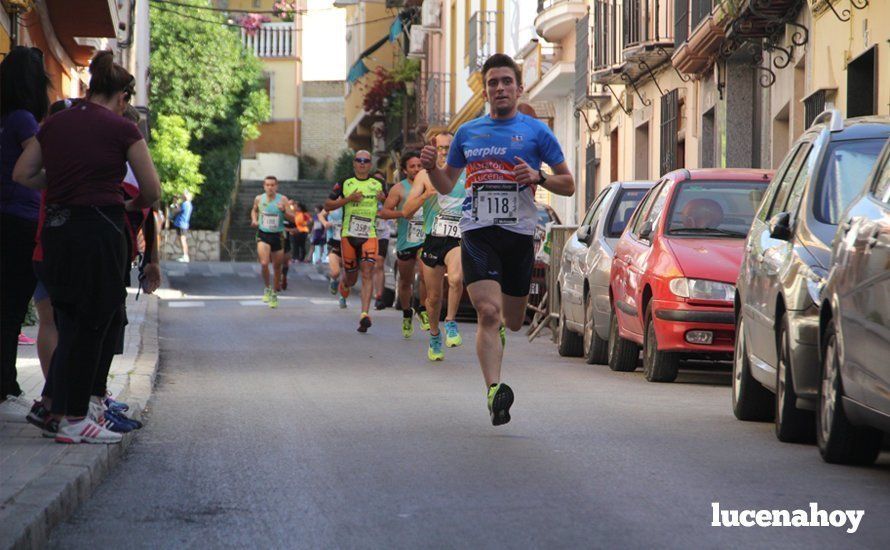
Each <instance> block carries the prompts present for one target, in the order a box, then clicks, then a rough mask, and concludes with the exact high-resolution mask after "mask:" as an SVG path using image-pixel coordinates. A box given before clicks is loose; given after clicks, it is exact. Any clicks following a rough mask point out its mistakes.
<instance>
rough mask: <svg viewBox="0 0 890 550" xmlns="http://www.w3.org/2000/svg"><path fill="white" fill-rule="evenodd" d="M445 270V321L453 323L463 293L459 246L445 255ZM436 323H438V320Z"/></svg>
mask: <svg viewBox="0 0 890 550" xmlns="http://www.w3.org/2000/svg"><path fill="white" fill-rule="evenodd" d="M445 269H446V270H447V271H448V308H447V309H446V310H445V311H446V312H445V320H446V321H454V318H455V317H456V316H457V309H458V308H459V307H460V299H461V297H462V296H463V293H464V280H463V275H462V274H461V270H460V247H459V246H458V247H455V248H452V249H451V250H449V251H448V254H446V255H445ZM436 321H437V322H438V318H437V319H436ZM431 322H432V321H431Z"/></svg>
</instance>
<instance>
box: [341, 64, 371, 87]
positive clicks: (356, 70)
mask: <svg viewBox="0 0 890 550" xmlns="http://www.w3.org/2000/svg"><path fill="white" fill-rule="evenodd" d="M369 72H370V70H369V69H368V66H367V65H365V62H364V61H363V60H361V59H359V60H358V61H356V62H355V64H354V65H353V66H352V67H350V68H349V74H348V75H346V81H347V82H349V83H350V84H352V83H354V82H355V81H356V80H358V79H359V78H361V77H363V76H365V75H366V74H368V73H369Z"/></svg>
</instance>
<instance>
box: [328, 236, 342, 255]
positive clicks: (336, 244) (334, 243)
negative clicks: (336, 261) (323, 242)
mask: <svg viewBox="0 0 890 550" xmlns="http://www.w3.org/2000/svg"><path fill="white" fill-rule="evenodd" d="M328 253H329V254H333V255H334V256H339V255H340V241H339V240H338V239H328Z"/></svg>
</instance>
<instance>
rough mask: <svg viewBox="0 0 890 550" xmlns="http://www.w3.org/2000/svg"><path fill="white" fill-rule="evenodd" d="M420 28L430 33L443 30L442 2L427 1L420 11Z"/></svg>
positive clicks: (436, 0) (438, 0)
mask: <svg viewBox="0 0 890 550" xmlns="http://www.w3.org/2000/svg"><path fill="white" fill-rule="evenodd" d="M420 26H421V27H423V28H424V29H425V30H428V31H437V30H439V29H441V28H442V2H441V1H440V0H425V2H424V3H423V7H422V8H421V11H420Z"/></svg>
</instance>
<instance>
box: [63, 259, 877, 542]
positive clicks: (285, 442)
mask: <svg viewBox="0 0 890 550" xmlns="http://www.w3.org/2000/svg"><path fill="white" fill-rule="evenodd" d="M169 269H170V270H172V274H171V277H170V281H171V284H172V286H173V287H174V288H176V289H179V290H182V291H183V292H184V293H185V294H186V296H185V297H184V298H182V299H176V300H165V302H164V303H163V304H162V306H161V347H162V357H161V370H160V374H159V382H158V386H157V388H156V392H155V397H154V400H153V402H152V406H151V411H150V415H149V418H148V422H147V425H146V427H145V428H144V429H143V430H142V432H141V434H140V435H139V437H138V438H137V439H136V441H135V443H134V444H133V445H132V446H131V447H130V450H129V451H128V453H127V456H126V458H125V460H124V461H123V462H122V463H121V464H119V465H118V466H117V467H116V468H115V470H114V471H113V472H112V473H111V474H110V475H109V476H108V477H107V479H106V481H105V482H104V483H103V484H102V485H101V486H100V487H99V489H98V490H97V491H96V492H95V493H94V494H93V496H92V498H91V499H90V501H89V502H88V503H87V505H86V506H84V508H83V509H82V510H81V511H79V512H78V513H77V514H76V515H75V516H74V517H73V518H72V519H71V520H70V521H69V522H68V523H66V524H64V525H62V526H60V527H59V528H58V529H56V530H55V532H54V533H53V536H52V546H53V547H58V548H71V547H82V548H86V547H108V546H114V547H126V548H131V547H132V548H165V547H166V548H170V547H195V548H215V547H257V548H267V547H288V548H291V547H299V548H418V547H436V548H438V547H445V548H473V547H483V546H484V547H489V548H490V547H496V548H516V547H583V548H593V547H596V548H601V547H609V548H611V547H623V548H638V547H665V548H690V547H701V548H713V547H721V548H725V547H743V546H744V547H749V546H752V545H753V546H755V547H763V546H767V545H769V546H775V545H782V546H785V547H800V548H816V547H826V548H827V547H833V548H836V547H845V548H848V547H849V548H852V547H861V548H886V544H887V540H888V536H890V525H888V521H887V520H888V518H890V453H884V454H883V455H882V456H881V458H880V460H879V462H878V464H877V465H876V466H874V467H869V468H855V467H842V466H832V465H827V464H824V463H823V462H822V460H821V459H820V458H819V455H818V451H817V450H816V449H815V447H813V446H809V445H789V444H783V443H780V442H778V441H777V440H776V438H775V436H774V435H773V433H772V425H771V424H759V423H743V422H739V421H737V420H735V418H734V417H733V416H732V412H731V411H730V393H729V392H730V387H729V384H730V378H729V372H728V371H726V370H722V371H713V372H699V373H693V374H690V373H684V374H681V376H680V378H679V380H678V382H677V383H674V384H667V385H664V384H662V385H659V384H650V383H647V382H646V381H645V380H644V379H643V377H642V374H641V373H640V372H639V371H638V372H636V373H613V372H611V371H609V370H608V368H607V367H604V366H588V365H586V364H584V363H583V362H582V361H581V360H580V359H565V358H560V357H559V356H558V355H557V353H556V349H555V347H554V346H553V345H552V344H551V343H550V341H549V340H547V339H546V338H539V339H538V340H536V341H535V342H534V343H533V344H529V343H528V342H527V341H526V340H525V338H524V336H523V335H521V334H515V335H510V336H509V339H508V344H507V354H506V361H505V371H504V372H505V374H504V381H506V382H509V383H510V385H511V386H512V387H513V388H514V390H515V392H516V404H515V405H514V407H513V409H512V413H513V421H512V422H511V423H510V424H508V425H506V426H503V427H499V428H495V427H492V426H491V425H490V422H489V420H488V414H487V411H486V408H485V393H484V388H483V382H482V378H481V374H480V372H479V370H478V368H477V366H476V364H475V357H474V353H473V349H474V347H473V333H474V330H475V326H474V325H470V324H465V325H463V326H462V329H463V330H462V332H463V335H464V346H463V347H462V348H458V349H457V350H447V351H446V359H445V361H444V362H443V363H436V364H433V363H429V362H428V361H427V360H426V356H425V345H426V339H425V335H424V334H423V333H420V332H419V331H418V333H416V334H415V336H414V338H413V339H411V340H404V339H402V338H401V336H400V333H399V315H400V314H399V313H398V312H395V311H392V310H389V311H386V312H383V313H376V314H374V315H373V319H374V326H373V327H372V328H371V330H370V332H369V333H368V334H366V335H361V334H358V333H356V331H355V328H356V325H357V317H358V312H357V298H353V299H351V302H350V309H348V310H346V311H341V310H339V309H338V308H337V305H336V303H335V301H333V300H332V297H331V296H330V295H329V294H327V291H326V286H325V284H324V282H322V281H318V280H312V279H309V278H308V277H307V276H306V274H307V273H309V271H308V270H306V269H305V268H304V269H303V271H302V272H301V274H299V275H297V276H295V277H292V279H291V288H290V290H288V291H287V292H286V293H285V294H284V297H283V299H282V303H281V307H280V308H279V309H278V310H275V311H272V310H269V309H268V308H266V307H263V306H261V305H255V304H256V302H255V301H256V300H257V299H258V297H259V294H258V289H259V287H260V283H259V279H258V277H257V276H256V275H255V274H254V272H253V266H250V265H247V264H238V265H235V266H234V269H232V266H231V264H216V265H213V266H208V265H206V264H205V265H199V264H191V265H189V266H187V267H186V266H179V265H175V264H171V266H169ZM713 502H719V503H720V507H721V509H766V510H775V509H789V510H795V509H799V508H800V509H807V510H808V509H809V503H811V502H816V503H818V505H819V507H820V508H821V509H824V510H829V511H830V510H835V509H838V510H848V509H853V510H864V511H865V515H864V517H863V519H862V522H861V525H860V527H859V529H858V531H857V532H856V533H854V534H848V533H846V531H845V528H834V527H812V528H793V527H766V528H760V527H749V528H746V527H728V528H727V527H712V526H711V521H712V503H713Z"/></svg>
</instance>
